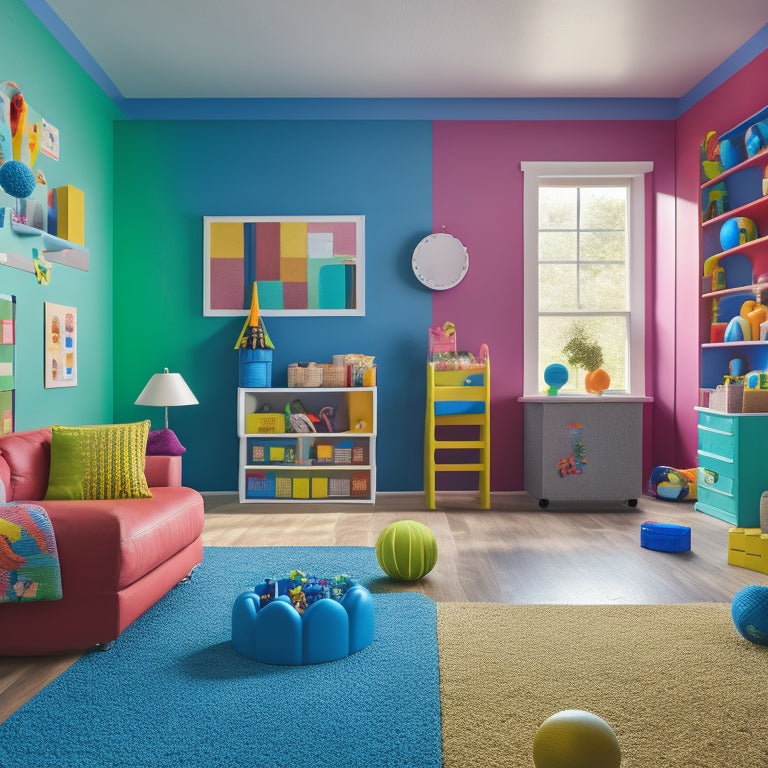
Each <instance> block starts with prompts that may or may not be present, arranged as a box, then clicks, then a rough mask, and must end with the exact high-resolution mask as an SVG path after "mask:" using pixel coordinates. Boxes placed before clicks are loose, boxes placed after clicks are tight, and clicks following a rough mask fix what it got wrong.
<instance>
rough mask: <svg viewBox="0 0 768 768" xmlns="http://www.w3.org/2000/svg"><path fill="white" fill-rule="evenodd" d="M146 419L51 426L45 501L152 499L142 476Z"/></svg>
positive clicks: (147, 422) (146, 428) (146, 430)
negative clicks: (127, 421)
mask: <svg viewBox="0 0 768 768" xmlns="http://www.w3.org/2000/svg"><path fill="white" fill-rule="evenodd" d="M149 426H150V422H149V421H138V422H135V423H133V424H106V425H97V426H89V427H61V426H53V427H51V471H50V475H49V477H48V491H47V492H46V494H45V498H46V499H136V498H151V497H152V493H151V492H150V490H149V487H148V486H147V478H146V476H145V475H144V458H145V455H146V450H147V435H148V434H149Z"/></svg>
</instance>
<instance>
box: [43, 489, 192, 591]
mask: <svg viewBox="0 0 768 768" xmlns="http://www.w3.org/2000/svg"><path fill="white" fill-rule="evenodd" d="M152 491H153V497H152V498H151V499H99V500H89V501H78V500H61V501H58V500H57V501H45V502H43V504H42V505H41V506H42V507H43V509H45V511H46V512H47V513H48V516H49V517H50V519H51V524H52V525H53V532H54V535H55V536H56V543H57V546H58V550H59V559H60V561H61V572H62V573H61V575H62V586H63V589H64V597H65V598H71V597H75V596H76V595H91V594H100V595H102V594H107V595H109V594H113V593H114V592H116V591H118V590H121V589H124V588H125V587H127V586H129V585H130V584H133V583H134V582H135V581H137V580H138V579H140V578H142V576H145V575H146V574H148V573H149V572H150V571H152V570H154V569H155V568H156V567H157V566H159V565H160V564H162V563H164V562H165V561H166V560H168V559H169V558H171V557H173V556H174V555H175V554H176V553H177V552H179V551H180V550H182V549H184V547H186V546H188V545H189V544H191V543H192V542H194V541H195V540H196V539H198V538H199V537H200V534H201V533H202V530H203V524H204V522H205V516H204V513H203V500H202V497H201V496H200V494H199V493H197V492H196V491H193V490H192V489H190V488H183V487H182V488H153V489H152Z"/></svg>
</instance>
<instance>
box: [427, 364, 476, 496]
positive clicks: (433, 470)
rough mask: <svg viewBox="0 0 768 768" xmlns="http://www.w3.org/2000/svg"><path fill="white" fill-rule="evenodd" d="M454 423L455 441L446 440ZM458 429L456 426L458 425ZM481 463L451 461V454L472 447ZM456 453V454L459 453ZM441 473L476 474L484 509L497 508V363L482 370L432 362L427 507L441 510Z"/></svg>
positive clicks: (428, 414)
mask: <svg viewBox="0 0 768 768" xmlns="http://www.w3.org/2000/svg"><path fill="white" fill-rule="evenodd" d="M443 427H451V428H452V429H451V430H450V435H451V437H450V439H440V438H439V437H438V434H440V435H442V434H443V430H442V429H441V428H443ZM454 427H455V429H453V428H454ZM466 450H471V451H472V453H471V454H470V455H471V456H473V457H476V458H477V461H472V462H469V463H466V462H446V461H443V458H444V457H445V456H446V455H447V456H449V457H450V455H451V454H450V453H441V455H440V461H438V457H437V451H446V452H452V451H466ZM453 456H454V457H455V454H453ZM438 472H476V473H477V476H478V491H479V494H480V506H481V507H482V509H490V508H491V361H490V358H489V357H486V359H485V367H484V368H482V369H479V368H476V369H470V370H461V371H440V370H435V364H434V363H432V362H428V363H427V414H426V419H425V424H424V493H425V495H426V502H427V509H435V478H436V474H437V473H438Z"/></svg>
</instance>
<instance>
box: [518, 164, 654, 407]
mask: <svg viewBox="0 0 768 768" xmlns="http://www.w3.org/2000/svg"><path fill="white" fill-rule="evenodd" d="M522 169H523V171H524V174H525V214H524V222H525V337H524V338H525V376H524V379H525V394H526V395H529V396H531V395H538V394H542V393H543V392H544V391H545V390H546V385H545V382H544V370H545V369H546V367H547V366H548V365H550V364H551V363H562V364H563V365H565V366H566V367H567V369H568V381H567V382H566V384H565V385H564V386H563V387H562V388H561V389H560V392H561V394H563V395H565V394H587V387H586V386H585V380H586V377H587V374H588V372H589V370H590V368H591V367H594V366H596V365H597V366H599V367H600V368H602V369H603V370H604V371H606V372H607V373H608V375H609V376H610V387H609V389H608V391H607V392H606V394H612V393H616V394H618V393H629V394H634V395H643V394H644V369H643V358H644V349H645V343H644V311H643V308H644V304H645V289H644V275H645V254H644V251H645V242H644V241H645V238H644V230H645V205H644V200H645V185H644V174H645V173H647V172H648V171H650V170H651V169H652V164H651V163H631V164H626V163H624V164H613V163H597V164H581V163H578V164H575V163H523V164H522ZM579 353H582V354H581V356H580V355H579ZM579 358H580V359H581V363H579V362H574V361H575V360H577V359H579Z"/></svg>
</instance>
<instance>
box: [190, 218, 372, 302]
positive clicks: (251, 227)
mask: <svg viewBox="0 0 768 768" xmlns="http://www.w3.org/2000/svg"><path fill="white" fill-rule="evenodd" d="M203 244H204V274H203V294H204V295H203V314H204V315H212V316H216V315H247V314H248V311H249V309H250V306H251V295H252V292H253V283H254V282H256V283H257V286H258V292H259V312H260V314H262V315H265V316H268V315H364V314H365V217H364V216H205V217H203Z"/></svg>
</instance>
